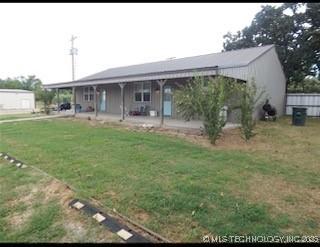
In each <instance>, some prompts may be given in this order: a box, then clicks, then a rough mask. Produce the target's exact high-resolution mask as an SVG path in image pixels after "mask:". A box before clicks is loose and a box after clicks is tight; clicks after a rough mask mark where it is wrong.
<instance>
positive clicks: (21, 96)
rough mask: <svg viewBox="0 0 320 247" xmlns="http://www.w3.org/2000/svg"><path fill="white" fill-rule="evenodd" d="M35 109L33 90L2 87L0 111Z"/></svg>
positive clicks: (27, 110) (0, 91) (28, 110)
mask: <svg viewBox="0 0 320 247" xmlns="http://www.w3.org/2000/svg"><path fill="white" fill-rule="evenodd" d="M34 109H35V98H34V93H33V92H32V91H27V90H21V89H0V113H11V112H12V113H15V112H31V111H34Z"/></svg>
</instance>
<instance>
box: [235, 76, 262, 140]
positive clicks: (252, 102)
mask: <svg viewBox="0 0 320 247" xmlns="http://www.w3.org/2000/svg"><path fill="white" fill-rule="evenodd" d="M237 87H238V90H239V91H240V111H241V115H240V122H241V132H242V135H243V137H244V139H245V140H246V141H248V140H249V139H250V138H251V137H253V136H254V135H255V133H254V132H253V129H254V126H255V124H256V121H255V119H254V117H253V114H254V111H255V108H256V104H257V102H258V101H259V100H260V98H261V96H262V95H263V94H264V91H261V92H260V93H259V95H257V91H258V90H257V86H256V83H255V81H254V80H252V81H251V83H250V84H248V83H245V84H238V85H237Z"/></svg>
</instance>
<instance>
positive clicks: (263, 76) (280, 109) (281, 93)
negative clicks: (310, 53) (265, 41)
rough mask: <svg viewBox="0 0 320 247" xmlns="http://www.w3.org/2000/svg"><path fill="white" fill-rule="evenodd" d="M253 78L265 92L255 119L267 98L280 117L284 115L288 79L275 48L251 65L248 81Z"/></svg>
mask: <svg viewBox="0 0 320 247" xmlns="http://www.w3.org/2000/svg"><path fill="white" fill-rule="evenodd" d="M252 77H253V78H254V79H255V82H256V84H257V86H258V88H260V89H261V90H265V94H264V95H263V97H262V99H261V101H260V103H258V106H257V111H256V113H255V117H257V116H258V114H259V112H261V106H262V105H263V103H264V102H263V101H264V99H266V97H268V99H269V100H270V104H271V105H273V106H275V107H276V109H277V113H278V115H279V116H281V115H283V114H284V109H285V93H286V78H285V75H284V73H283V70H282V65H281V63H280V61H279V58H278V55H277V53H276V50H275V48H274V47H273V48H272V49H270V50H269V51H268V52H266V53H265V54H263V55H262V56H260V57H259V58H257V59H256V60H255V61H253V62H252V63H251V64H249V66H248V74H247V80H248V81H250V80H251V78H252Z"/></svg>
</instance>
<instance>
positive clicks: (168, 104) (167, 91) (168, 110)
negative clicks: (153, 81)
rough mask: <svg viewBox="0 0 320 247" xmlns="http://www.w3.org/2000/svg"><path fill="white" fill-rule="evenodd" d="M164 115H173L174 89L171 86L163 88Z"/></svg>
mask: <svg viewBox="0 0 320 247" xmlns="http://www.w3.org/2000/svg"><path fill="white" fill-rule="evenodd" d="M163 91H164V92H163V115H164V116H166V117H171V114H172V89H171V86H164V88H163Z"/></svg>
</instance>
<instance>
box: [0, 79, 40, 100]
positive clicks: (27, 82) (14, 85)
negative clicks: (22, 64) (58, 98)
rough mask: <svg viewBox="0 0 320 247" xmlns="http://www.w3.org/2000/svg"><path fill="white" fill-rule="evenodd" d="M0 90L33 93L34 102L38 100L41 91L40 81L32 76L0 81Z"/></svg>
mask: <svg viewBox="0 0 320 247" xmlns="http://www.w3.org/2000/svg"><path fill="white" fill-rule="evenodd" d="M0 88H6V89H23V90H29V91H33V92H34V93H35V99H36V101H38V100H40V97H41V96H40V95H41V92H42V90H43V89H42V82H41V80H40V79H38V78H36V76H34V75H29V76H27V77H24V76H20V77H15V78H7V79H5V80H1V79H0Z"/></svg>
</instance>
